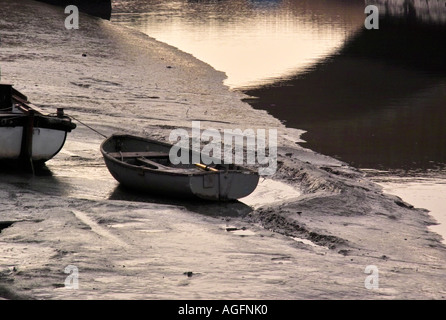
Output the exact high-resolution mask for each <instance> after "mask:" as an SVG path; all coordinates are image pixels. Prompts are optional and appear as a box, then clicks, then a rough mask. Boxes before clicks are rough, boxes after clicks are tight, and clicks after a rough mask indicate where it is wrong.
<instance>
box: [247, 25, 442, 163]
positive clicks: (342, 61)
mask: <svg viewBox="0 0 446 320" xmlns="http://www.w3.org/2000/svg"><path fill="white" fill-rule="evenodd" d="M445 39H446V27H445V26H442V25H427V24H420V23H417V22H416V21H407V20H403V19H390V18H381V20H380V29H379V30H366V29H364V30H362V31H360V32H358V33H357V34H356V35H355V36H354V37H353V38H351V39H350V40H349V41H348V42H347V43H345V45H344V46H343V48H342V50H340V51H339V52H338V53H336V54H335V55H332V56H330V57H327V58H326V59H325V60H323V61H321V62H320V63H318V64H316V65H315V66H313V67H312V68H311V69H310V70H309V71H307V72H305V73H302V74H296V75H295V76H293V77H291V78H289V79H287V80H283V81H279V82H276V83H275V84H274V85H271V86H264V87H261V88H257V89H253V90H249V91H246V93H248V94H249V95H252V96H255V97H259V99H256V100H250V101H249V102H250V103H251V104H252V105H253V106H254V107H255V108H260V109H266V110H268V111H269V112H270V113H271V114H272V115H274V116H275V117H277V118H279V119H282V120H284V122H285V123H286V125H287V126H289V127H296V128H300V129H304V130H306V131H307V133H305V134H304V135H303V136H302V138H303V140H305V141H307V143H306V144H304V146H305V147H308V148H310V149H312V150H315V151H318V152H321V153H323V154H326V155H330V156H334V157H337V158H339V159H341V160H343V161H346V162H348V163H350V164H352V165H354V166H356V167H360V168H374V169H403V170H413V169H416V170H419V169H421V170H426V169H432V168H438V167H439V166H440V167H441V166H444V164H445V163H446V41H445Z"/></svg>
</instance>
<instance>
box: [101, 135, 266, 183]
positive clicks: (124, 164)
mask: <svg viewBox="0 0 446 320" xmlns="http://www.w3.org/2000/svg"><path fill="white" fill-rule="evenodd" d="M117 137H124V138H130V139H134V140H139V141H144V142H149V143H155V144H158V145H162V146H165V147H169V148H171V147H172V145H171V144H169V143H166V142H162V141H157V140H153V139H149V138H144V137H139V136H134V135H129V134H113V135H111V136H110V137H108V138H106V139H105V140H104V141H103V142H102V143H101V146H100V150H101V153H102V156H103V157H104V158H105V159H106V160H109V161H112V162H114V163H116V164H118V165H120V166H122V167H126V168H128V169H133V170H140V171H141V170H142V171H143V172H150V173H155V174H165V175H174V176H180V175H181V176H188V177H192V176H204V175H217V174H228V173H229V174H230V173H241V174H246V175H257V176H258V175H259V174H258V172H256V171H254V170H252V169H250V168H247V167H244V166H239V167H240V168H242V170H228V171H225V170H219V171H196V172H186V170H189V169H184V170H185V172H181V171H167V170H163V169H154V168H149V167H146V166H139V165H133V164H130V163H127V162H125V161H122V160H119V159H117V158H115V157H113V156H111V155H110V154H109V153H108V152H107V151H105V150H104V145H105V144H106V143H107V142H109V141H111V140H112V139H115V138H117ZM115 152H116V151H115Z"/></svg>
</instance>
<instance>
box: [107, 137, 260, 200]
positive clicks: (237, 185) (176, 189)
mask: <svg viewBox="0 0 446 320" xmlns="http://www.w3.org/2000/svg"><path fill="white" fill-rule="evenodd" d="M118 141H119V142H118ZM118 145H119V148H121V149H122V150H124V151H125V152H130V151H132V152H136V151H142V150H143V151H147V150H153V151H156V152H167V153H168V152H169V150H170V148H171V145H169V144H164V143H160V142H158V141H153V140H149V139H144V138H140V137H133V136H128V135H119V136H117V135H115V136H112V137H110V138H109V139H107V140H106V141H104V142H103V144H102V145H101V152H102V155H103V157H104V161H105V164H106V166H107V168H108V170H109V172H110V173H111V175H112V176H113V177H114V178H115V179H116V180H117V181H118V182H120V183H121V184H122V185H123V186H125V187H127V188H131V189H134V190H137V191H140V192H145V193H150V194H162V195H164V196H168V197H170V196H173V197H185V198H190V197H193V198H200V199H206V200H213V201H230V200H236V199H240V198H243V197H245V196H247V195H249V194H251V193H252V192H253V191H254V190H255V188H256V187H257V184H258V182H259V175H258V173H257V172H255V171H252V170H249V169H246V168H243V167H237V169H236V170H219V171H217V172H213V171H202V170H199V169H193V165H192V166H191V167H190V168H178V169H177V170H175V169H174V170H172V171H169V170H166V171H164V170H160V169H154V168H150V167H146V166H142V165H136V164H129V163H127V162H125V161H122V160H120V159H118V158H116V157H113V156H111V153H114V152H117V151H121V150H117V148H116V146H118ZM126 146H127V148H126ZM128 146H130V147H128Z"/></svg>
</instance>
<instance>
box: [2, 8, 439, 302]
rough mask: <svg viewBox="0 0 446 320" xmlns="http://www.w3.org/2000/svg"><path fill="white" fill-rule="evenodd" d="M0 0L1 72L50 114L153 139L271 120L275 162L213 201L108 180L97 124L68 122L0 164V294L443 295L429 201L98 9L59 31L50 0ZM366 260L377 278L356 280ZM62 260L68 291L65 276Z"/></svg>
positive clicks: (136, 296) (177, 296) (72, 296)
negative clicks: (41, 147) (306, 135)
mask: <svg viewBox="0 0 446 320" xmlns="http://www.w3.org/2000/svg"><path fill="white" fill-rule="evenodd" d="M0 3H1V4H2V6H3V7H4V8H6V9H7V10H2V12H1V13H0V27H1V32H2V33H1V51H0V59H1V60H0V61H1V70H2V80H3V81H7V82H12V83H14V85H15V86H16V88H17V89H19V90H21V91H23V92H24V93H26V94H27V95H28V97H29V98H30V100H31V101H33V102H34V103H35V104H37V105H39V106H41V107H42V108H45V109H46V110H48V111H49V112H51V110H53V109H54V108H56V107H63V108H65V111H66V113H67V114H71V115H73V116H74V117H76V118H77V119H80V120H82V121H83V122H85V123H87V124H88V125H89V126H91V127H94V128H95V129H96V130H97V131H99V132H101V133H102V134H105V135H110V134H112V133H114V132H118V131H119V132H127V133H133V134H138V135H146V136H150V137H153V138H159V139H163V140H167V138H168V135H169V132H170V131H171V130H172V129H175V128H185V129H186V130H189V129H190V126H191V122H192V121H194V120H195V121H197V120H198V121H200V122H201V125H202V128H203V129H205V128H208V127H214V128H217V129H225V128H240V129H245V128H266V129H270V128H275V129H277V130H278V133H279V150H278V171H277V173H276V174H275V175H274V176H273V177H268V178H266V179H265V180H263V181H262V188H261V189H259V190H258V192H259V193H260V195H259V196H258V197H257V198H256V197H255V196H256V195H255V194H254V198H251V199H249V200H247V201H246V203H244V202H243V200H242V201H240V202H236V203H227V204H216V203H202V202H193V201H190V202H181V201H177V200H173V199H169V198H165V199H163V198H152V197H147V196H141V195H137V194H133V193H129V192H128V191H126V190H123V189H121V188H120V187H119V185H118V184H117V182H116V181H115V180H114V179H113V178H112V177H111V175H110V174H109V173H108V171H107V169H106V168H105V165H104V163H103V160H102V158H101V155H100V152H99V145H100V143H101V142H102V140H103V137H102V136H100V135H98V134H97V133H95V132H93V131H91V130H90V129H88V128H86V127H85V126H83V125H80V124H79V125H78V128H77V129H76V130H75V131H74V132H73V133H72V134H70V135H69V138H68V140H67V143H66V145H65V148H64V149H63V150H62V151H61V153H60V154H59V155H58V156H57V157H55V158H54V159H53V160H51V161H50V162H48V164H47V170H46V171H45V172H43V173H39V174H37V175H35V176H32V175H28V174H22V173H17V172H10V171H8V170H2V171H1V172H0V199H1V200H0V201H1V203H2V206H1V208H0V221H1V222H0V226H1V233H0V243H1V245H0V252H1V253H0V295H1V296H3V297H5V298H11V299H19V298H26V299H425V298H428V299H431V298H432V299H444V298H445V295H446V292H445V289H444V288H445V283H446V279H445V277H444V274H445V267H444V262H445V260H446V250H445V247H444V245H443V244H442V243H441V238H440V236H439V235H437V234H435V233H433V232H431V231H430V230H429V229H428V226H429V225H431V224H433V223H435V222H434V221H433V219H432V218H431V216H430V215H429V214H428V212H426V211H425V210H422V209H416V208H413V207H412V206H411V205H410V204H406V203H404V202H403V201H401V200H400V199H399V198H396V197H393V196H389V195H384V194H383V192H382V188H381V187H380V186H378V185H377V184H374V183H372V182H371V181H369V180H367V179H366V178H365V176H364V174H363V173H361V172H359V171H358V170H356V169H355V168H351V167H349V166H347V165H345V164H343V163H341V162H339V161H337V160H334V159H332V158H329V157H326V156H323V155H319V154H316V153H314V152H312V151H311V150H306V149H303V148H301V147H299V146H298V145H297V144H296V143H295V142H296V141H298V139H299V132H296V131H292V130H288V129H286V128H285V127H284V126H283V125H282V124H281V123H280V122H279V121H278V120H277V119H274V118H273V117H271V116H270V115H268V114H267V113H266V112H265V111H261V110H253V109H252V108H251V107H250V106H249V105H248V104H247V103H244V102H242V98H244V96H243V95H242V94H240V93H235V92H231V91H229V90H228V88H227V87H225V86H224V85H223V84H222V83H223V80H224V77H225V75H224V74H223V73H221V72H217V71H215V70H214V69H212V68H211V67H210V66H209V65H206V64H204V63H202V62H200V61H198V60H196V59H194V58H193V57H192V56H190V55H188V54H186V53H183V52H180V51H178V50H176V49H175V48H172V47H170V46H168V45H165V44H162V43H159V42H157V41H155V40H153V39H151V38H149V37H147V36H145V35H142V34H140V33H137V32H135V31H132V30H130V29H126V28H122V27H118V26H115V25H113V24H112V23H110V22H109V21H103V20H100V19H95V18H90V17H87V16H82V20H81V24H80V29H79V30H71V31H70V30H66V29H65V28H64V24H63V21H64V17H65V16H64V14H63V12H62V11H61V10H60V8H59V9H57V8H53V7H51V6H46V5H42V4H39V3H36V2H33V1H22V2H21V3H20V4H17V3H16V2H14V1H9V0H6V1H5V0H2V1H0ZM7 12H15V15H14V17H15V18H14V19H11V18H10V17H11V15H10V14H7ZM30 12H32V14H30ZM21 21H22V22H23V21H26V22H27V23H21ZM272 180H274V181H272ZM282 184H285V185H286V187H283V185H282ZM278 190H279V192H278ZM280 191H282V192H280ZM278 194H280V195H282V196H281V197H279V196H278ZM268 195H269V196H268ZM370 265H374V266H376V267H377V270H379V286H378V288H374V289H367V288H366V286H365V281H366V279H367V276H368V274H366V273H365V269H366V267H367V266H370ZM69 266H71V267H75V268H76V269H77V270H78V288H77V289H76V288H70V287H69V286H66V284H65V281H66V279H67V276H68V275H69V274H67V273H65V270H66V268H67V267H69ZM70 270H73V269H72V268H71V269H70Z"/></svg>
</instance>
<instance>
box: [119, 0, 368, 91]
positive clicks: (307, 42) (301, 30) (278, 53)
mask: <svg viewBox="0 0 446 320" xmlns="http://www.w3.org/2000/svg"><path fill="white" fill-rule="evenodd" d="M151 3H153V4H152V5H151ZM144 8H145V10H146V11H147V12H139V13H137V14H128V13H125V14H123V13H119V12H117V13H115V14H114V15H113V17H112V21H114V22H117V23H123V24H125V25H129V26H132V27H134V28H137V29H138V30H140V31H142V32H144V33H146V34H148V35H149V36H151V37H154V38H156V39H158V40H160V41H162V42H166V43H168V44H170V45H173V46H175V47H177V48H179V49H180V50H182V51H185V52H188V53H190V54H192V55H194V56H195V57H196V58H198V59H200V60H202V61H204V62H206V63H208V64H210V65H211V66H213V67H214V68H215V69H217V70H219V71H223V72H225V73H226V75H227V79H226V81H225V84H226V85H228V86H229V87H231V88H240V87H246V86H254V85H259V84H265V83H268V82H271V81H272V80H273V79H276V78H279V77H280V78H283V77H287V76H288V75H289V76H291V75H292V74H296V73H298V72H301V71H304V70H305V69H307V68H310V67H311V66H312V65H313V64H315V63H316V62H317V61H318V60H320V59H322V58H324V57H326V56H328V55H331V54H333V53H334V52H335V51H336V50H338V49H339V48H340V47H341V46H342V45H343V43H344V42H345V41H346V39H347V38H349V37H350V36H351V35H352V34H354V33H355V32H356V31H357V30H358V29H360V28H361V26H362V25H363V22H364V18H365V15H364V6H363V4H362V3H359V4H358V3H357V2H352V3H350V2H341V1H329V2H327V1H317V0H313V1H242V0H238V1H220V2H217V3H216V2H212V3H208V2H200V3H196V2H178V1H167V2H166V3H164V4H162V5H161V4H159V3H157V2H156V1H149V2H148V4H146V6H145V7H144Z"/></svg>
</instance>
